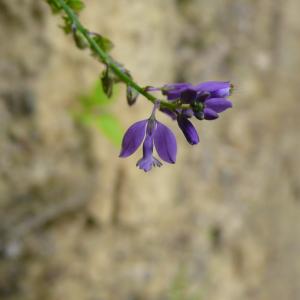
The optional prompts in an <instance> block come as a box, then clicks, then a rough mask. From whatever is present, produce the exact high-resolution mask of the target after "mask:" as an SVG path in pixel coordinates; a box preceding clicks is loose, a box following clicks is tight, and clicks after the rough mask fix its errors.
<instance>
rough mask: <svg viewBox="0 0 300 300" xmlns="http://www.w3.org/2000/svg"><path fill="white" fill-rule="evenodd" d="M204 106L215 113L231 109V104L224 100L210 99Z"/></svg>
mask: <svg viewBox="0 0 300 300" xmlns="http://www.w3.org/2000/svg"><path fill="white" fill-rule="evenodd" d="M205 106H206V107H207V108H210V109H212V110H214V111H215V112H217V113H220V112H222V111H224V110H226V109H228V108H230V107H232V103H231V102H230V101H229V100H227V99H225V98H211V99H208V100H206V101H205Z"/></svg>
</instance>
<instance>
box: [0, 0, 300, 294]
mask: <svg viewBox="0 0 300 300" xmlns="http://www.w3.org/2000/svg"><path fill="white" fill-rule="evenodd" d="M85 2H86V6H87V8H86V10H85V11H84V12H83V14H82V16H81V17H82V21H83V22H84V23H85V24H86V26H87V27H88V28H90V29H91V30H93V31H98V32H100V33H103V34H104V35H107V36H109V37H110V38H111V39H112V40H113V42H114V44H115V49H114V50H113V55H114V56H115V57H116V58H117V59H118V60H119V61H121V62H123V63H124V64H125V65H126V66H127V68H128V69H130V71H131V72H132V74H133V76H134V78H135V79H136V80H137V81H138V82H139V83H141V84H142V85H160V84H164V83H166V82H174V81H182V80H183V81H190V82H193V83H196V82H199V81H203V80H213V79H219V80H231V81H232V82H234V83H235V86H236V89H235V93H234V95H233V96H232V100H233V102H234V109H232V110H231V111H228V112H226V113H224V114H223V115H222V118H220V119H219V120H217V121H216V122H198V123H197V122H195V123H196V125H197V128H198V130H199V134H200V139H201V143H200V144H199V145H198V146H194V147H191V146H189V145H188V144H187V143H186V142H185V141H184V138H183V137H182V134H181V132H180V131H179V130H178V129H177V128H176V124H174V123H172V122H171V121H170V120H168V119H167V118H166V117H165V116H159V118H160V120H162V121H164V122H165V123H166V124H167V125H168V126H170V127H171V128H172V129H173V130H174V132H176V136H177V140H178V144H179V153H178V159H177V163H176V164H175V165H167V164H164V166H163V167H162V168H160V169H156V170H153V171H152V172H151V173H149V174H144V173H143V172H141V171H140V170H138V169H136V168H135V162H136V160H137V159H138V158H139V155H140V153H137V154H135V155H133V156H132V157H130V158H128V159H126V160H120V159H118V158H117V156H118V151H119V149H117V148H116V147H115V146H113V145H112V144H111V143H110V142H109V141H108V140H107V139H106V138H105V137H104V136H103V135H102V134H101V133H100V132H99V131H98V130H97V129H96V128H93V127H85V126H83V125H79V124H77V123H76V122H75V120H74V118H73V117H72V109H73V108H74V106H75V105H76V101H78V97H79V95H80V94H82V93H83V92H85V91H88V89H89V88H90V87H91V86H92V85H93V84H94V82H95V80H96V78H97V77H98V75H99V72H100V71H101V70H102V67H101V65H99V64H98V63H97V62H96V61H95V60H93V59H92V58H91V57H90V55H89V53H88V52H82V51H79V50H77V49H76V48H75V47H74V46H73V43H72V40H71V39H70V37H67V36H65V35H64V34H63V33H62V32H61V30H60V29H59V28H58V26H57V25H58V24H59V19H58V18H57V17H54V16H51V14H50V11H49V9H48V7H47V5H46V4H45V3H44V1H41V0H39V1H38V0H19V1H11V0H0V41H1V47H0V220H1V221H0V299H9V300H10V299H13V300H20V299H22V300H40V299H43V300H65V299H72V300H102V299H104V300H138V299H143V300H147V299H149V300H157V299H164V300H165V299H170V300H173V299H175V300H189V299H197V300H202V299H206V300H210V299H213V300H227V299H228V300H238V299H243V300H244V299H246V300H247V299H249V300H254V299H255V300H271V299H272V300H273V299H287V300H298V299H300V263H299V252H300V238H299V237H300V225H299V220H300V174H299V168H300V155H299V153H300V138H299V132H300V118H299V113H300V104H299V99H298V97H299V96H298V94H299V89H300V88H299V86H300V74H299V69H300V55H299V53H300V38H299V37H300V21H299V18H298V12H299V9H300V3H299V1H298V0H289V1H282V0H276V1H272V0H262V1H253V0H245V1H238V0H223V1H221V0H218V1H200V0H177V1H175V0H164V1H161V0H151V1H146V0H144V1H142V0H111V1H108V0H87V1H85ZM119 98H120V99H119V100H118V101H117V103H116V104H113V105H112V106H111V107H110V108H109V109H111V110H112V111H113V112H114V113H115V114H117V115H118V116H119V119H120V122H121V123H122V125H123V127H124V129H125V128H126V127H128V126H129V125H130V124H131V123H132V122H134V121H136V120H138V119H142V118H145V117H147V116H148V115H149V113H150V110H151V106H150V105H149V104H148V103H146V102H145V101H143V99H139V102H138V104H137V105H136V106H135V107H133V108H128V107H127V106H126V103H125V101H124V100H125V95H124V89H122V88H121V91H120V97H119Z"/></svg>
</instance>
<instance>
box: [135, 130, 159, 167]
mask: <svg viewBox="0 0 300 300" xmlns="http://www.w3.org/2000/svg"><path fill="white" fill-rule="evenodd" d="M152 152H153V136H152V135H146V138H145V140H144V144H143V157H142V158H141V159H140V160H139V161H138V162H137V163H136V166H137V167H139V168H140V169H141V170H144V171H145V172H148V171H150V170H151V169H152V167H160V166H161V165H162V163H161V162H160V161H159V160H158V159H156V158H155V157H153V155H152Z"/></svg>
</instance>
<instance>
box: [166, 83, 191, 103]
mask: <svg viewBox="0 0 300 300" xmlns="http://www.w3.org/2000/svg"><path fill="white" fill-rule="evenodd" d="M191 86H192V85H191V84H190V83H170V84H166V85H164V86H163V88H162V94H163V95H165V96H167V99H168V100H176V99H179V98H180V96H181V93H182V92H183V91H184V90H186V89H188V88H189V87H191Z"/></svg>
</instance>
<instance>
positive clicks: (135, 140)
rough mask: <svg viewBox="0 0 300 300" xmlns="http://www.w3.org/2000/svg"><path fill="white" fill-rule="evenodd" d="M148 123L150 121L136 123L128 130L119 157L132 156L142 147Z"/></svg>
mask: <svg viewBox="0 0 300 300" xmlns="http://www.w3.org/2000/svg"><path fill="white" fill-rule="evenodd" d="M147 121H148V120H143V121H139V122H136V123H134V124H133V125H131V126H130V127H129V128H128V129H127V131H126V133H125V135H124V137H123V141H122V149H121V152H120V155H119V157H128V156H130V155H131V154H132V153H134V152H135V151H136V150H137V148H138V147H139V146H140V145H141V143H142V141H143V139H144V137H145V131H146V125H147Z"/></svg>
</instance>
